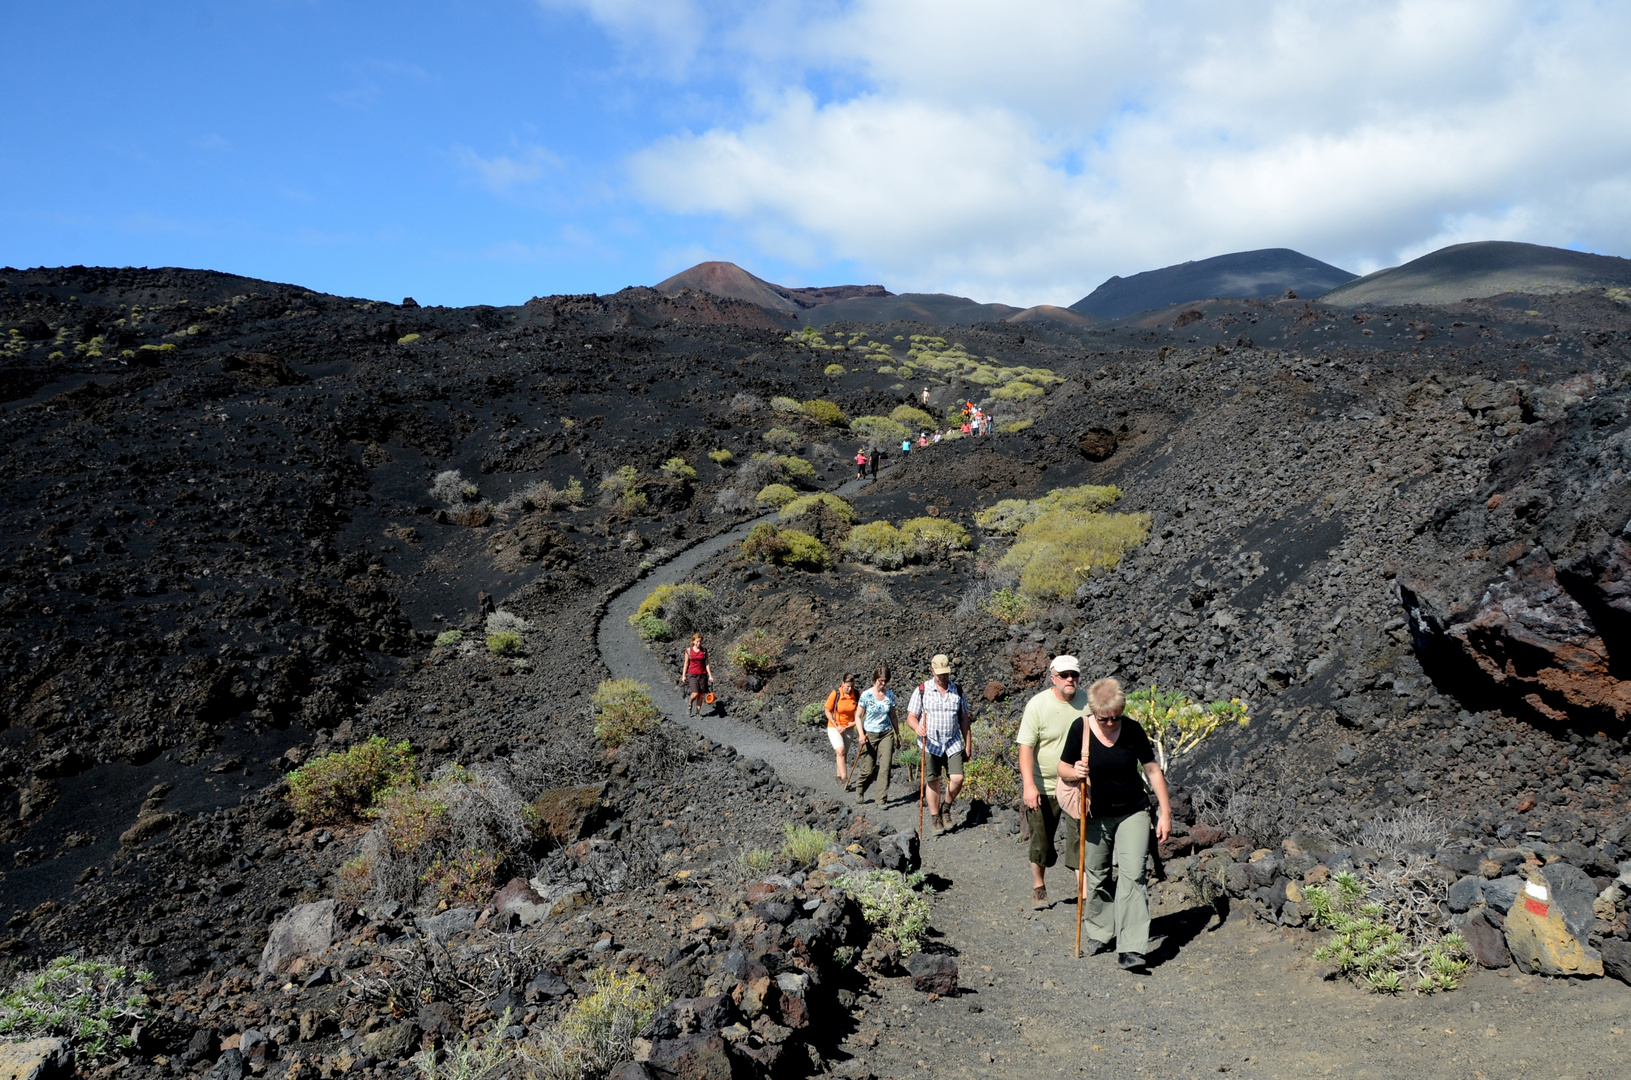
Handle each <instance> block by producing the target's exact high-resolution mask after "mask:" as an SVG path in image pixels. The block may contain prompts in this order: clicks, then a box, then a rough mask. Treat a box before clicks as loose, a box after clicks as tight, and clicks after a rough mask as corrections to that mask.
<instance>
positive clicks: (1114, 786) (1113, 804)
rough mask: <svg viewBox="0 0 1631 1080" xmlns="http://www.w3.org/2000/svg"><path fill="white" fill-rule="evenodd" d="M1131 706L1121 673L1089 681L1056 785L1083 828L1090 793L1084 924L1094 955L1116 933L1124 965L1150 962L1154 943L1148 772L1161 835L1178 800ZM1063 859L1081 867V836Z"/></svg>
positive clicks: (1074, 822) (1070, 816) (1072, 821)
mask: <svg viewBox="0 0 1631 1080" xmlns="http://www.w3.org/2000/svg"><path fill="white" fill-rule="evenodd" d="M1126 707H1127V698H1126V695H1125V694H1123V693H1122V690H1121V683H1119V682H1117V681H1116V680H1115V679H1100V680H1099V681H1098V682H1096V683H1094V684H1093V685H1092V686H1090V687H1088V689H1087V708H1088V712H1087V713H1086V714H1085V715H1084V716H1083V717H1082V719H1081V720H1078V721H1076V722H1075V723H1074V724H1072V725H1071V726H1070V733H1069V734H1068V735H1066V736H1065V748H1064V752H1063V753H1061V754H1060V755H1059V785H1058V791H1059V808H1060V810H1061V811H1063V812H1064V813H1065V815H1066V817H1067V822H1068V824H1069V825H1070V826H1071V827H1073V828H1077V829H1080V828H1081V825H1080V821H1081V817H1080V815H1081V813H1082V802H1083V796H1084V795H1085V796H1086V802H1087V830H1086V833H1087V842H1086V856H1087V857H1086V859H1085V860H1083V862H1084V865H1083V866H1082V868H1081V873H1082V874H1084V875H1085V878H1086V880H1085V881H1083V882H1081V883H1080V884H1079V886H1078V887H1079V889H1080V891H1081V892H1083V893H1085V894H1086V896H1087V906H1086V908H1085V909H1084V910H1083V913H1082V928H1083V932H1084V934H1085V935H1086V936H1087V937H1088V938H1090V939H1091V940H1092V942H1093V944H1092V946H1090V947H1089V949H1088V955H1090V956H1092V955H1097V954H1098V953H1102V952H1109V951H1110V949H1111V948H1112V946H1111V940H1112V939H1114V941H1115V946H1114V947H1115V948H1116V949H1117V950H1119V952H1120V954H1121V956H1120V961H1121V966H1122V967H1124V968H1126V969H1128V970H1129V971H1137V970H1140V969H1142V968H1143V967H1144V954H1145V953H1146V952H1148V951H1149V945H1150V896H1149V887H1148V884H1147V882H1146V879H1145V876H1144V862H1145V860H1146V858H1147V857H1148V856H1149V852H1150V813H1149V806H1150V803H1149V796H1148V795H1146V794H1145V787H1144V778H1145V777H1148V778H1149V786H1150V789H1151V790H1153V791H1154V792H1155V797H1156V799H1157V800H1159V801H1160V803H1161V816H1160V820H1158V821H1157V822H1156V826H1155V836H1156V839H1157V840H1158V841H1160V840H1165V839H1166V838H1167V836H1168V835H1169V834H1170V833H1171V832H1172V801H1171V799H1170V798H1169V797H1168V795H1167V779H1166V777H1165V776H1163V775H1162V774H1161V766H1159V765H1157V764H1156V763H1155V747H1154V746H1152V745H1151V744H1150V738H1149V736H1148V735H1146V734H1145V733H1144V728H1143V727H1142V726H1141V725H1140V724H1139V722H1138V721H1137V720H1126V719H1123V718H1122V715H1121V714H1122V712H1123V710H1125V709H1126ZM1084 721H1085V723H1084ZM1084 743H1086V747H1087V754H1086V761H1085V762H1084V761H1083V754H1082V748H1083V744H1084ZM1140 770H1142V773H1143V775H1140ZM1066 835H1069V833H1067V834H1066ZM1112 858H1114V860H1115V864H1116V891H1115V895H1114V896H1113V897H1112V896H1111V894H1110V888H1109V877H1110V861H1111V859H1112ZM1065 865H1066V866H1068V867H1070V868H1071V869H1073V870H1074V869H1076V845H1075V844H1067V845H1066V855H1065Z"/></svg>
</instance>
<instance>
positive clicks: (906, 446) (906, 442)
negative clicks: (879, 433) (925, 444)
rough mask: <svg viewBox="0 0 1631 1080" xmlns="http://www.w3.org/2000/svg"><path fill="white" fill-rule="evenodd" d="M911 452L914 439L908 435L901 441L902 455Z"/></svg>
mask: <svg viewBox="0 0 1631 1080" xmlns="http://www.w3.org/2000/svg"><path fill="white" fill-rule="evenodd" d="M911 452H912V439H911V436H907V437H906V438H904V439H902V440H901V441H900V456H901V457H905V456H906V455H907V454H910V453H911Z"/></svg>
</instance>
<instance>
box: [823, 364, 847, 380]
mask: <svg viewBox="0 0 1631 1080" xmlns="http://www.w3.org/2000/svg"><path fill="white" fill-rule="evenodd" d="M821 374H823V375H827V376H832V377H836V376H839V375H842V374H844V365H843V364H828V365H827V366H826V367H824V368H822V369H821Z"/></svg>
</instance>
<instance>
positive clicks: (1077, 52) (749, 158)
mask: <svg viewBox="0 0 1631 1080" xmlns="http://www.w3.org/2000/svg"><path fill="white" fill-rule="evenodd" d="M576 6H578V7H579V8H580V9H581V10H584V11H585V12H586V13H587V14H588V15H589V16H590V17H591V18H594V19H597V20H598V21H599V22H600V23H601V24H602V25H603V26H605V27H606V28H607V30H608V32H609V33H612V34H614V35H616V36H617V37H618V40H619V41H620V42H621V43H622V44H623V46H624V47H625V48H626V49H627V50H628V51H629V53H630V55H631V56H632V57H635V58H636V59H639V58H644V63H645V69H646V70H648V71H650V72H651V73H653V74H657V75H660V76H661V77H662V78H664V79H668V80H676V79H677V80H680V81H682V82H683V81H685V80H693V81H696V82H699V83H701V82H703V81H707V80H712V81H717V80H718V79H719V78H720V77H721V73H731V77H732V78H733V79H734V80H735V83H736V85H737V86H738V90H739V95H738V100H737V103H736V104H733V105H732V106H731V108H733V109H736V110H740V113H739V114H738V115H732V114H728V113H723V112H722V113H721V114H720V115H719V116H718V117H717V118H716V119H715V120H714V121H713V122H712V123H711V124H710V125H709V126H707V127H706V128H705V129H704V130H701V131H697V132H680V133H674V134H671V135H669V136H667V137H664V138H662V139H659V140H657V141H655V142H654V143H652V144H651V145H649V146H647V147H646V148H644V149H643V150H641V151H640V152H638V153H637V154H635V155H634V156H633V158H632V161H631V166H630V167H631V175H632V178H633V182H634V186H635V189H636V191H637V192H638V193H639V195H640V196H641V197H642V198H643V199H645V200H647V201H648V202H649V203H651V204H653V205H655V206H657V207H659V208H661V209H664V210H668V211H671V212H674V213H677V214H681V215H699V216H704V217H707V218H711V219H714V220H716V221H719V222H722V223H723V224H724V225H725V226H726V227H728V228H730V229H734V230H736V231H737V232H738V234H739V236H740V237H741V238H742V239H743V240H744V241H745V242H746V243H747V244H748V245H749V246H757V247H758V248H759V249H760V250H762V251H764V252H765V253H766V255H767V256H774V257H776V258H778V259H784V260H785V259H789V258H791V259H795V260H798V261H802V262H804V263H806V264H807V265H816V264H820V263H823V262H827V261H830V260H834V259H845V260H851V261H853V263H854V264H855V265H857V266H858V267H860V268H861V269H862V271H863V272H864V273H865V274H866V275H867V276H868V277H869V279H870V280H879V279H881V280H883V281H885V282H886V283H887V284H889V285H890V287H891V288H895V289H945V290H950V291H960V292H965V293H968V294H970V295H975V296H978V297H980V298H981V299H992V300H998V299H1000V300H1005V301H1008V302H1011V303H1035V302H1040V301H1047V302H1053V303H1069V302H1071V301H1074V300H1075V299H1077V298H1078V297H1080V296H1081V295H1083V294H1084V293H1085V292H1086V291H1088V290H1089V289H1091V288H1092V287H1093V286H1094V285H1096V284H1098V282H1099V281H1101V280H1103V279H1104V278H1105V277H1107V276H1108V275H1109V274H1112V273H1121V274H1126V273H1132V272H1137V271H1139V270H1143V269H1149V268H1152V267H1155V266H1160V265H1165V264H1167V263H1171V262H1178V261H1182V260H1184V259H1191V258H1204V257H1206V256H1209V255H1214V254H1219V253H1221V252H1224V251H1232V250H1240V249H1242V248H1254V247H1270V246H1288V247H1296V248H1298V249H1300V250H1303V251H1305V252H1307V253H1308V254H1311V255H1314V256H1316V257H1319V258H1323V259H1327V260H1328V261H1332V262H1336V263H1338V264H1339V265H1346V266H1348V267H1349V268H1350V269H1354V270H1360V269H1371V268H1374V267H1376V266H1381V265H1389V264H1391V263H1393V262H1397V261H1399V260H1401V259H1403V258H1408V257H1411V256H1413V255H1416V254H1421V253H1422V252H1423V251H1426V250H1431V248H1432V247H1436V246H1439V245H1440V244H1441V243H1446V242H1456V241H1459V240H1464V239H1476V238H1497V237H1499V238H1510V239H1523V240H1530V241H1534V242H1538V243H1550V244H1559V245H1564V244H1576V245H1581V246H1585V247H1587V248H1588V249H1592V250H1600V251H1608V252H1613V253H1631V203H1628V202H1627V201H1626V199H1625V198H1624V194H1625V192H1626V189H1627V187H1631V112H1628V111H1627V110H1626V109H1625V108H1624V104H1623V103H1624V102H1625V101H1626V100H1628V99H1631V66H1628V65H1626V64H1625V63H1624V60H1623V58H1624V56H1625V55H1626V54H1627V52H1628V50H1631V8H1627V7H1623V6H1620V5H1612V4H1598V3H1590V2H1587V0H1558V2H1555V3H1523V2H1519V0H1480V2H1462V0H1420V2H1405V0H1391V2H1384V0H1370V2H1359V3H1350V4H1342V5H1335V4H1324V3H1307V2H1303V3H1290V2H1281V3H1268V4H1264V3H1244V2H1235V3H1227V2H1223V3H1219V2H1207V3H1202V2H1200V0H1190V2H1186V3H1173V4H1164V5H1158V6H1157V5H1146V4H1137V3H1132V2H1130V0H1129V2H1122V0H1100V2H1082V0H1034V2H1031V3H1009V4H1003V5H995V4H989V3H975V2H972V0H961V2H960V0H935V2H932V3H931V2H928V0H857V2H856V3H854V4H851V5H848V6H842V7H835V6H833V5H831V4H828V3H818V2H814V0H812V2H810V3H803V4H801V3H792V2H789V3H781V4H775V3H772V4H769V5H767V6H766V5H761V6H756V7H754V8H751V9H747V8H739V7H724V8H719V7H708V8H707V9H704V8H702V7H700V6H695V5H689V4H679V5H669V4H659V3H646V2H641V0H583V2H582V3H580V4H578V5H576ZM664 20H667V22H666V23H665V22H664ZM661 25H672V26H675V27H678V29H677V30H676V31H675V39H674V40H675V41H677V42H678V43H679V44H677V45H675V44H673V43H665V42H664V41H663V40H662V39H661V37H660V35H656V34H655V33H654V32H653V31H652V28H654V27H658V26H661ZM835 88H836V89H835Z"/></svg>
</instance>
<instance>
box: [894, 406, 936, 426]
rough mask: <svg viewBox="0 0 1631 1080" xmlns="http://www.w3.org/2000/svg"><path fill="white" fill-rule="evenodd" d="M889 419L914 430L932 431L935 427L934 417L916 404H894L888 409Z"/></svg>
mask: <svg viewBox="0 0 1631 1080" xmlns="http://www.w3.org/2000/svg"><path fill="white" fill-rule="evenodd" d="M889 419H891V420H893V421H894V422H895V423H897V424H903V425H905V426H906V427H909V428H912V429H913V430H915V431H932V430H933V429H934V427H935V422H934V417H932V416H930V415H929V414H928V413H926V412H924V411H923V410H922V409H920V408H918V407H917V406H916V405H896V406H895V407H894V408H893V409H891V410H889Z"/></svg>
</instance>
